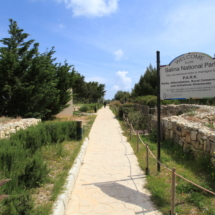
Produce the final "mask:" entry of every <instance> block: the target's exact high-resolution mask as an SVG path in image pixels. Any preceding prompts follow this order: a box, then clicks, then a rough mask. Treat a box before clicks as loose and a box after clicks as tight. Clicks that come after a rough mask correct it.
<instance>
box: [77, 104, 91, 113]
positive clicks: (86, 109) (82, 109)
mask: <svg viewBox="0 0 215 215" xmlns="http://www.w3.org/2000/svg"><path fill="white" fill-rule="evenodd" d="M79 110H80V111H81V112H87V111H88V110H89V108H88V106H87V105H84V106H82V107H80V108H79Z"/></svg>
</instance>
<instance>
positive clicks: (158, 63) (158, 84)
mask: <svg viewBox="0 0 215 215" xmlns="http://www.w3.org/2000/svg"><path fill="white" fill-rule="evenodd" d="M157 88H158V90H157V122H158V125H157V129H158V131H157V132H158V137H157V159H158V161H160V151H161V149H160V147H161V145H160V140H161V134H160V52H159V51H157ZM157 170H158V172H160V163H157Z"/></svg>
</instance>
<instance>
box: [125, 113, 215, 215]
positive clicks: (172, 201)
mask: <svg viewBox="0 0 215 215" xmlns="http://www.w3.org/2000/svg"><path fill="white" fill-rule="evenodd" d="M123 119H124V121H125V122H126V125H127V127H128V128H129V129H130V139H131V137H132V132H133V133H134V134H135V135H136V136H137V151H138V150H139V142H141V143H142V144H143V145H144V146H145V147H146V174H149V154H151V156H152V157H153V158H154V159H155V160H156V162H157V163H159V164H160V165H161V166H163V167H164V168H165V169H167V170H168V171H170V172H171V173H172V186H171V215H174V214H175V188H176V176H178V177H180V178H181V179H183V180H185V181H187V182H189V183H190V184H192V185H194V186H196V187H198V188H200V189H202V190H204V191H205V192H208V193H210V194H212V195H215V193H214V192H212V191H210V190H208V189H205V188H204V187H202V186H200V185H198V184H195V183H194V182H192V181H190V180H188V179H187V178H184V177H183V176H181V175H179V174H177V173H176V169H175V168H172V169H170V168H168V167H167V166H165V165H164V164H163V163H161V162H160V161H159V160H157V158H156V156H155V155H154V154H153V152H152V151H151V150H150V148H149V146H148V144H147V143H146V144H145V143H144V142H143V141H142V139H141V137H140V135H139V133H138V132H135V130H134V128H133V125H132V124H131V123H129V121H128V118H126V117H125V115H123Z"/></svg>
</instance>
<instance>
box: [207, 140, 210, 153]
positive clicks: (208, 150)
mask: <svg viewBox="0 0 215 215" xmlns="http://www.w3.org/2000/svg"><path fill="white" fill-rule="evenodd" d="M210 150H211V141H210V140H207V146H206V152H210Z"/></svg>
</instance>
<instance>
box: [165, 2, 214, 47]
mask: <svg viewBox="0 0 215 215" xmlns="http://www.w3.org/2000/svg"><path fill="white" fill-rule="evenodd" d="M214 10H215V2H212V1H211V2H210V3H209V2H202V3H201V4H186V5H185V6H181V7H179V8H177V9H175V10H172V11H171V13H170V14H169V15H168V16H167V18H166V20H165V26H164V27H165V28H166V29H165V33H164V34H163V35H162V39H163V40H165V41H167V42H168V44H174V45H178V46H180V47H181V46H183V45H186V44H189V46H191V45H192V46H194V47H195V46H196V45H198V46H199V45H200V44H205V43H211V42H212V41H214V34H215V29H214V28H213V27H212V26H213V25H214V23H213V20H214V19H215V13H214Z"/></svg>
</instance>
